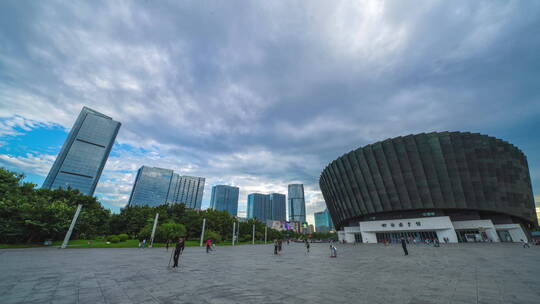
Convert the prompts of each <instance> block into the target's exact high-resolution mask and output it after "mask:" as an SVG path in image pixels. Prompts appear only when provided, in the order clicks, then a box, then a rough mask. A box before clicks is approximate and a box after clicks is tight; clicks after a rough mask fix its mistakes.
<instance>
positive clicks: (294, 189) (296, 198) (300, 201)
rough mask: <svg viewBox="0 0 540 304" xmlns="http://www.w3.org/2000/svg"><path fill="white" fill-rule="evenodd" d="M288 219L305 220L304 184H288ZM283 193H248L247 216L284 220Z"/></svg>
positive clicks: (259, 218)
mask: <svg viewBox="0 0 540 304" xmlns="http://www.w3.org/2000/svg"><path fill="white" fill-rule="evenodd" d="M288 205H289V221H295V222H305V221H306V201H305V198H304V185H302V184H291V185H289V186H288ZM285 212H286V204H285V195H284V194H280V193H271V194H261V193H252V194H249V195H248V201H247V217H248V218H256V219H258V220H261V221H266V220H273V221H285V220H286V214H285Z"/></svg>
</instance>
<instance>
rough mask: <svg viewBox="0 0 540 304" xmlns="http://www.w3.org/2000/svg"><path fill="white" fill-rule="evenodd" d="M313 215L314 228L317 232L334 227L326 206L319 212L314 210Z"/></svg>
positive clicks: (326, 230)
mask: <svg viewBox="0 0 540 304" xmlns="http://www.w3.org/2000/svg"><path fill="white" fill-rule="evenodd" d="M314 217H315V229H316V230H317V232H328V231H330V230H333V229H334V224H333V223H332V218H331V217H330V212H328V208H327V209H324V211H321V212H315V215H314Z"/></svg>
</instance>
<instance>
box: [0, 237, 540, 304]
mask: <svg viewBox="0 0 540 304" xmlns="http://www.w3.org/2000/svg"><path fill="white" fill-rule="evenodd" d="M409 252H410V255H409V256H407V257H405V256H403V255H402V251H401V247H400V246H392V245H391V246H382V245H378V244H369V245H349V244H347V245H338V253H339V257H338V258H337V259H330V258H328V255H329V250H328V245H327V244H313V246H312V248H311V253H310V254H309V255H306V254H305V249H304V246H303V245H301V244H291V245H288V246H287V245H285V246H284V251H283V253H282V255H280V256H274V255H273V254H272V253H273V247H272V246H271V245H267V246H264V245H258V246H238V247H219V248H218V249H217V250H216V251H215V252H213V253H212V254H206V253H205V252H204V249H202V248H186V250H185V253H184V256H183V257H182V260H181V267H180V269H178V270H170V269H168V268H167V267H166V266H167V263H168V261H169V257H170V253H171V252H170V251H169V252H167V251H165V250H164V249H162V248H155V249H144V250H141V249H67V250H58V249H52V248H34V249H10V250H0V269H1V270H2V271H1V272H0V302H1V303H2V304H3V303H8V304H11V303H13V304H16V303H25V304H26V303H59V304H63V303H92V304H95V303H115V304H116V303H119V304H134V303H171V304H173V303H183V304H185V303H216V304H217V303H219V304H228V303H306V304H307V303H385V304H386V303H403V304H407V303H411V304H412V303H415V304H428V303H429V304H430V303H436V304H439V303H445V304H451V303H455V304H464V303H476V304H478V303H491V304H497V303H505V304H506V303H520V304H527V303H535V304H536V303H540V300H539V299H540V289H539V288H538V287H537V286H538V285H539V284H540V277H539V276H538V274H539V273H540V246H534V247H533V248H530V249H524V248H521V247H520V246H519V245H518V244H451V245H445V244H443V246H442V247H440V248H433V247H429V246H425V245H413V246H410V248H409Z"/></svg>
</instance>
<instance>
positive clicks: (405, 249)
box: [401, 238, 409, 255]
mask: <svg viewBox="0 0 540 304" xmlns="http://www.w3.org/2000/svg"><path fill="white" fill-rule="evenodd" d="M401 247H403V252H404V253H405V255H409V252H408V251H407V242H406V241H405V239H404V238H401Z"/></svg>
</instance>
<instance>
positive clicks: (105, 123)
mask: <svg viewBox="0 0 540 304" xmlns="http://www.w3.org/2000/svg"><path fill="white" fill-rule="evenodd" d="M120 125H121V124H120V123H119V122H118V121H114V120H113V119H112V118H111V117H109V116H106V115H104V114H101V113H99V112H96V111H94V110H92V109H90V108H87V107H83V109H82V111H81V113H80V114H79V117H77V120H76V121H75V124H74V125H73V128H72V129H71V131H70V132H69V135H68V138H67V139H66V141H65V142H64V145H63V146H62V149H61V150H60V153H59V154H58V156H57V157H56V160H55V161H54V164H53V166H52V168H51V171H49V174H48V175H47V178H46V179H45V182H44V183H43V188H48V189H56V188H68V187H70V188H73V189H78V190H79V191H81V193H84V194H88V195H94V191H95V190H96V186H97V183H98V181H99V178H100V176H101V172H102V171H103V167H104V166H105V162H107V158H108V157H109V153H110V152H111V148H112V146H113V144H114V140H115V139H116V135H117V134H118V130H119V129H120Z"/></svg>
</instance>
